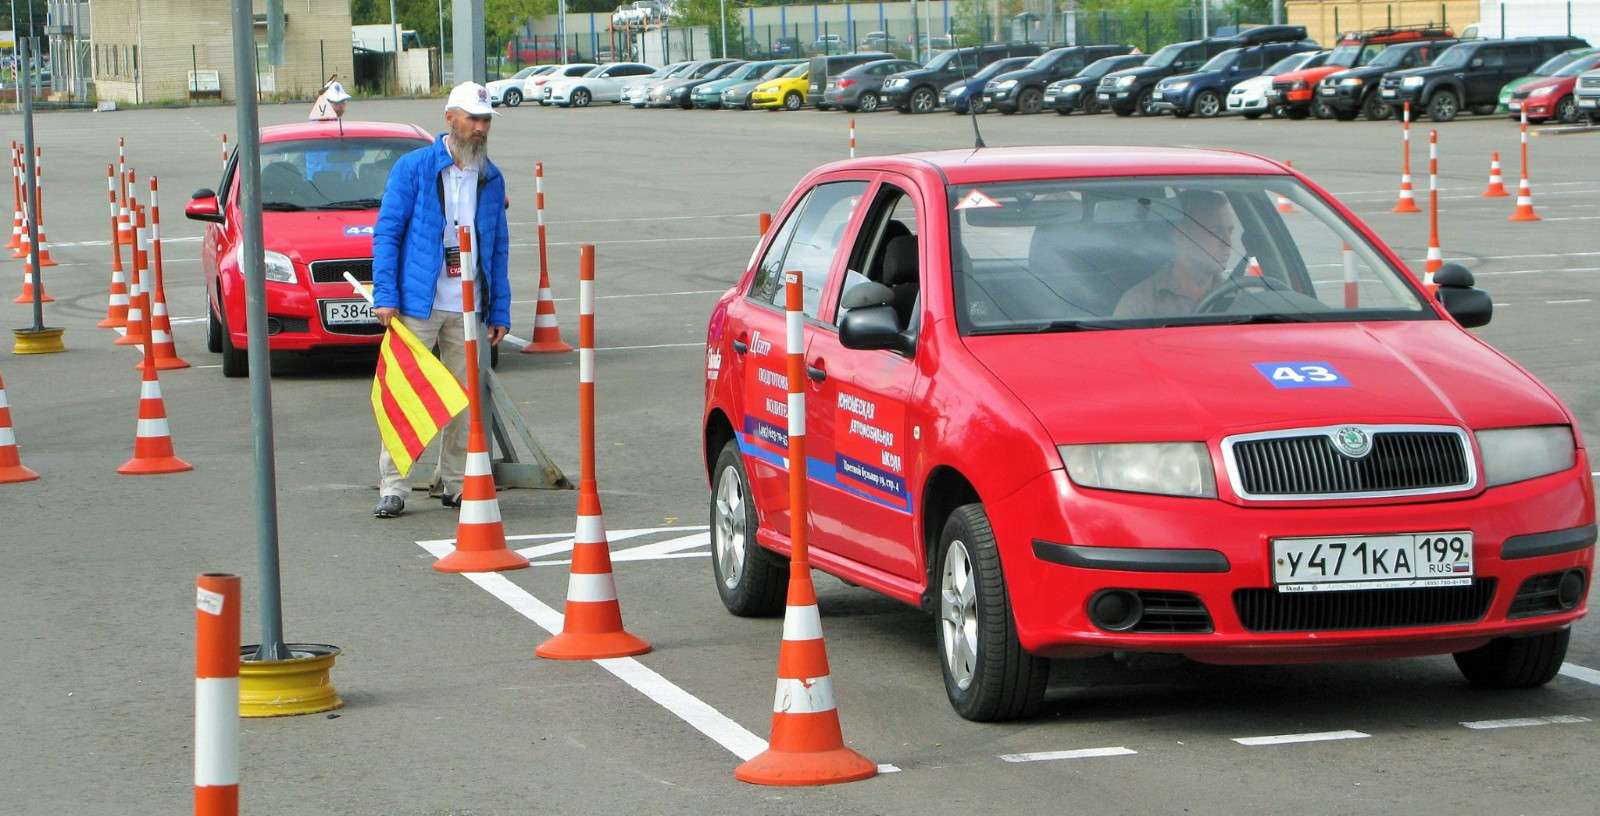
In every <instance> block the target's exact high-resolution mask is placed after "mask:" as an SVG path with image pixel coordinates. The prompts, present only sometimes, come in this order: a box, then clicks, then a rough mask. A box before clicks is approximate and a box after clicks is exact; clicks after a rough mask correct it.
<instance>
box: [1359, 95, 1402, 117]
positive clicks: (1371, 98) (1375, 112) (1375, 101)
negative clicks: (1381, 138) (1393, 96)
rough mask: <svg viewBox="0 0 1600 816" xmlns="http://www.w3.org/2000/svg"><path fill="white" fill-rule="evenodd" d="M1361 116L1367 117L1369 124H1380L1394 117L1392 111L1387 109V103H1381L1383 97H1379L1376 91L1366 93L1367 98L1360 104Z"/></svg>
mask: <svg viewBox="0 0 1600 816" xmlns="http://www.w3.org/2000/svg"><path fill="white" fill-rule="evenodd" d="M1361 115H1362V116H1365V117H1367V121H1369V122H1382V121H1383V120H1385V119H1388V118H1389V117H1391V116H1394V109H1393V108H1391V107H1389V103H1388V102H1385V101H1383V97H1382V96H1379V95H1378V92H1377V91H1370V92H1368V93H1367V98H1366V99H1364V100H1362V102H1361Z"/></svg>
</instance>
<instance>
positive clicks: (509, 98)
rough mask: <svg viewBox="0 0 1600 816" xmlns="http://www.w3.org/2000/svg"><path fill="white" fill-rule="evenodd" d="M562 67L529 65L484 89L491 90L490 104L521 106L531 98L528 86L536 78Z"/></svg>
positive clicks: (509, 106) (511, 106) (487, 84)
mask: <svg viewBox="0 0 1600 816" xmlns="http://www.w3.org/2000/svg"><path fill="white" fill-rule="evenodd" d="M560 67H561V66H559V65H529V66H528V67H526V68H524V69H522V70H520V71H518V72H516V73H514V74H512V75H511V76H509V77H507V78H505V79H496V80H494V81H492V82H488V83H486V84H485V85H484V87H485V88H488V89H489V104H490V105H505V106H506V107H508V108H514V107H516V106H518V105H521V104H522V100H524V99H529V98H531V97H529V96H528V84H529V83H531V82H532V81H533V80H534V78H535V77H541V76H544V75H546V74H549V73H550V72H551V71H554V70H556V69H557V68H560Z"/></svg>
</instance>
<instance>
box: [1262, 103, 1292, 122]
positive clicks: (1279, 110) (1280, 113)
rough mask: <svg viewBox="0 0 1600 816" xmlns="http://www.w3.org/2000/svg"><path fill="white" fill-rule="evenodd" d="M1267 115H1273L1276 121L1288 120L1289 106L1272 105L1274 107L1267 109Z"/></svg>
mask: <svg viewBox="0 0 1600 816" xmlns="http://www.w3.org/2000/svg"><path fill="white" fill-rule="evenodd" d="M1267 113H1270V114H1272V118H1274V119H1288V118H1289V106H1288V105H1272V106H1270V107H1268V108H1267Z"/></svg>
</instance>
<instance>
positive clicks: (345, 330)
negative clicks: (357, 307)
mask: <svg viewBox="0 0 1600 816" xmlns="http://www.w3.org/2000/svg"><path fill="white" fill-rule="evenodd" d="M323 329H324V330H326V331H327V332H328V333H329V334H348V335H351V336H353V337H371V336H373V335H376V334H383V332H384V328H383V325H382V324H379V323H347V324H345V325H342V326H323Z"/></svg>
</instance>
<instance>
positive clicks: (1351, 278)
mask: <svg viewBox="0 0 1600 816" xmlns="http://www.w3.org/2000/svg"><path fill="white" fill-rule="evenodd" d="M1341 243H1342V245H1343V251H1344V307H1345V308H1346V309H1359V308H1361V289H1360V284H1361V278H1360V276H1359V275H1358V274H1357V273H1356V251H1355V249H1353V248H1352V247H1351V246H1350V242H1349V241H1343V242H1341Z"/></svg>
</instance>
